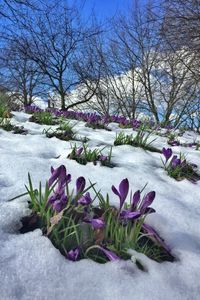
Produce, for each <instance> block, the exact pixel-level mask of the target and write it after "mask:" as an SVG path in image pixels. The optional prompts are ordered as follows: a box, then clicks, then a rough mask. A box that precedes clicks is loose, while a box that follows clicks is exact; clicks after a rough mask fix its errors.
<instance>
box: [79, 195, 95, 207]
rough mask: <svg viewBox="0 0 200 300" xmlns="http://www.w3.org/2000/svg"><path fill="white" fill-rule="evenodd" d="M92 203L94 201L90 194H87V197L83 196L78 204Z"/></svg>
mask: <svg viewBox="0 0 200 300" xmlns="http://www.w3.org/2000/svg"><path fill="white" fill-rule="evenodd" d="M91 202H92V199H91V197H90V193H89V192H87V193H86V194H85V195H83V196H81V197H80V198H79V199H78V204H81V205H89V204H90V203H91Z"/></svg>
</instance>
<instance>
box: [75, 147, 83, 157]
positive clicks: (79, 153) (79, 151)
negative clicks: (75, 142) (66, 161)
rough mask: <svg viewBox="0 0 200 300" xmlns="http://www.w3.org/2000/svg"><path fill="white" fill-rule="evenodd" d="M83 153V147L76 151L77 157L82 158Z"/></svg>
mask: <svg viewBox="0 0 200 300" xmlns="http://www.w3.org/2000/svg"><path fill="white" fill-rule="evenodd" d="M82 152H83V147H81V148H79V149H77V150H76V155H77V156H80V155H81V153H82Z"/></svg>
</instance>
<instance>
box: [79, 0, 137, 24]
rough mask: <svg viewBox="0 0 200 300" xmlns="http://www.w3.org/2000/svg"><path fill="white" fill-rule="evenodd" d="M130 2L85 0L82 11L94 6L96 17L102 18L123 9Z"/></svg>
mask: <svg viewBox="0 0 200 300" xmlns="http://www.w3.org/2000/svg"><path fill="white" fill-rule="evenodd" d="M142 1H143V0H142ZM130 2H131V0H86V3H85V8H84V11H85V13H86V14H87V13H89V12H90V10H91V9H92V8H94V11H95V13H96V15H97V17H98V18H100V19H102V18H105V17H112V16H114V15H115V14H116V12H120V11H125V10H126V9H127V8H128V5H129V4H130Z"/></svg>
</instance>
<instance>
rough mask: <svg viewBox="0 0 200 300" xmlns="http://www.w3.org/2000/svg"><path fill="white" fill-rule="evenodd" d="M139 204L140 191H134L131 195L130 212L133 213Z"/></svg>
mask: <svg viewBox="0 0 200 300" xmlns="http://www.w3.org/2000/svg"><path fill="white" fill-rule="evenodd" d="M139 202H140V190H138V191H136V192H135V193H134V195H133V198H132V202H131V211H135V209H136V208H137V205H138V203H139Z"/></svg>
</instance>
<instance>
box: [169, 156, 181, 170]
mask: <svg viewBox="0 0 200 300" xmlns="http://www.w3.org/2000/svg"><path fill="white" fill-rule="evenodd" d="M171 164H172V167H173V168H176V167H177V166H180V164H181V160H180V159H179V158H177V155H174V156H173V157H172V160H171Z"/></svg>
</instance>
